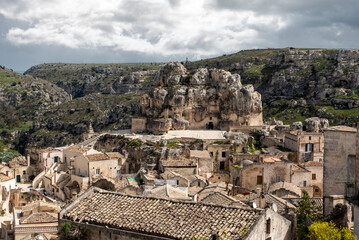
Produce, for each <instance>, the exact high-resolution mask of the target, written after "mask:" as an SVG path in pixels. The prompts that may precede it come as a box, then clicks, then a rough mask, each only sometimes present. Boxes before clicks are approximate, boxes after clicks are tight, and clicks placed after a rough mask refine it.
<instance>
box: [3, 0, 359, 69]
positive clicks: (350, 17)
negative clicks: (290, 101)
mask: <svg viewBox="0 0 359 240" xmlns="http://www.w3.org/2000/svg"><path fill="white" fill-rule="evenodd" d="M1 5H2V6H1V8H0V50H1V52H2V53H6V56H5V55H4V54H1V55H0V64H1V65H10V67H13V68H16V69H23V68H25V67H26V68H27V67H30V66H31V65H34V64H37V63H42V62H48V61H52V62H57V61H67V62H86V61H87V62H129V61H135V62H141V61H168V60H183V59H185V57H189V58H190V59H192V60H194V59H200V58H205V57H210V56H216V55H222V54H224V53H230V52H236V51H239V50H242V49H248V48H267V47H289V46H294V47H323V48H357V47H358V43H357V41H356V39H358V37H359V32H358V24H359V14H357V12H358V10H359V3H358V2H357V0H355V1H354V0H343V1H333V0H301V1H288V0H273V1H267V0H251V1H248V0H196V1H193V0H131V1H128V0H103V1H100V2H99V1H97V0H77V1H73V0H52V1H48V0H2V1H1Z"/></svg>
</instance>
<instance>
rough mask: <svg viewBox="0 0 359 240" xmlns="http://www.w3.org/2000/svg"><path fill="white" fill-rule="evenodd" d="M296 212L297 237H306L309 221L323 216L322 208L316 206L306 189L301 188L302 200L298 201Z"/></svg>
mask: <svg viewBox="0 0 359 240" xmlns="http://www.w3.org/2000/svg"><path fill="white" fill-rule="evenodd" d="M295 212H296V214H297V227H298V229H297V239H300V240H302V239H308V233H309V230H308V225H309V223H310V222H311V221H318V220H321V219H322V218H323V214H322V208H321V207H319V206H317V205H316V203H315V201H314V200H311V199H310V198H309V195H308V193H307V191H304V190H303V197H302V200H301V201H300V202H299V203H298V209H297V210H296V211H295Z"/></svg>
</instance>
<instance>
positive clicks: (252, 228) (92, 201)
mask: <svg viewBox="0 0 359 240" xmlns="http://www.w3.org/2000/svg"><path fill="white" fill-rule="evenodd" d="M95 209H96V210H95ZM148 209H151V210H150V211H148ZM223 219H226V221H222V220H223ZM65 222H71V223H72V224H73V225H74V226H76V227H77V228H78V229H79V231H80V232H82V233H84V234H86V235H85V236H84V237H83V238H86V239H89V240H92V239H103V240H107V239H111V240H112V239H118V240H121V239H126V240H127V239H131V240H136V239H138V240H139V239H162V240H163V239H184V240H187V239H192V238H193V237H205V238H212V237H214V236H215V235H216V234H218V233H219V234H221V233H222V234H223V233H224V232H225V233H226V234H231V238H234V239H237V238H239V237H243V235H245V239H248V240H251V239H253V240H254V239H255V240H257V239H260V240H262V239H263V240H265V239H278V240H281V239H291V237H292V236H291V231H290V229H291V222H290V221H289V220H287V219H285V218H284V217H282V216H280V215H279V214H278V213H276V212H274V211H272V210H271V209H269V208H267V209H250V208H243V207H235V206H224V205H215V204H205V203H193V202H178V201H174V200H165V199H159V198H147V197H145V198H144V197H138V196H131V195H123V194H120V193H113V192H107V191H103V190H101V189H96V188H91V189H89V190H88V191H86V192H85V193H84V194H83V195H81V196H80V197H79V198H78V199H77V200H75V201H74V202H72V203H71V204H69V205H67V206H66V207H65V208H63V210H62V211H61V212H60V214H59V225H61V224H63V223H65Z"/></svg>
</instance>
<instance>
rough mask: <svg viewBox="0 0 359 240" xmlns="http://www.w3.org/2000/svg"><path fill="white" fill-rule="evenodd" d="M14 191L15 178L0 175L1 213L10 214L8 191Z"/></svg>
mask: <svg viewBox="0 0 359 240" xmlns="http://www.w3.org/2000/svg"><path fill="white" fill-rule="evenodd" d="M12 189H15V178H11V177H9V176H7V175H5V174H3V173H0V201H1V211H4V213H9V212H10V210H11V209H10V191H11V190H12Z"/></svg>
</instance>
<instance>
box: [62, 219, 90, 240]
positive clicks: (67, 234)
mask: <svg viewBox="0 0 359 240" xmlns="http://www.w3.org/2000/svg"><path fill="white" fill-rule="evenodd" d="M58 234H59V239H61V240H79V239H87V238H86V235H85V234H84V233H83V232H81V231H80V229H78V228H77V227H75V226H74V225H73V224H72V223H71V222H65V223H63V224H62V225H61V227H60V230H59V232H58Z"/></svg>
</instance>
